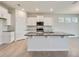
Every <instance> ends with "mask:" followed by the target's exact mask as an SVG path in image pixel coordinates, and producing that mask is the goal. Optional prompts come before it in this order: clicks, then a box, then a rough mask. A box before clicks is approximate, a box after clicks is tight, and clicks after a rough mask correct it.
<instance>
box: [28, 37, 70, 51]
mask: <svg viewBox="0 0 79 59" xmlns="http://www.w3.org/2000/svg"><path fill="white" fill-rule="evenodd" d="M27 41H28V43H27V45H28V51H65V50H66V51H68V50H69V47H68V46H69V39H68V37H67V36H64V37H60V36H48V37H46V36H32V37H28V39H27Z"/></svg>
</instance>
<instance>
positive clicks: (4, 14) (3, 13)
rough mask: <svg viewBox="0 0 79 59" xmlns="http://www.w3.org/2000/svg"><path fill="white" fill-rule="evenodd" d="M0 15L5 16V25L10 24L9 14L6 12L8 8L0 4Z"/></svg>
mask: <svg viewBox="0 0 79 59" xmlns="http://www.w3.org/2000/svg"><path fill="white" fill-rule="evenodd" d="M0 17H2V18H6V20H7V24H6V25H11V14H9V13H8V9H6V8H4V7H2V6H0Z"/></svg>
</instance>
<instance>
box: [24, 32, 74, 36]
mask: <svg viewBox="0 0 79 59" xmlns="http://www.w3.org/2000/svg"><path fill="white" fill-rule="evenodd" d="M24 36H74V34H67V33H63V32H42V33H39V32H28V33H26V34H25V35H24Z"/></svg>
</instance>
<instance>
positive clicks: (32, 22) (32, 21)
mask: <svg viewBox="0 0 79 59" xmlns="http://www.w3.org/2000/svg"><path fill="white" fill-rule="evenodd" d="M36 22H37V19H36V18H35V17H29V18H28V19H27V25H36Z"/></svg>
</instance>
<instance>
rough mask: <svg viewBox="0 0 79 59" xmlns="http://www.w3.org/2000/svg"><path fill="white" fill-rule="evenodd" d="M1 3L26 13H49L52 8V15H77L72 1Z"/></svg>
mask: <svg viewBox="0 0 79 59" xmlns="http://www.w3.org/2000/svg"><path fill="white" fill-rule="evenodd" d="M2 3H4V4H6V5H8V6H9V7H12V8H16V9H22V8H24V10H25V11H26V12H36V11H35V8H39V9H40V10H39V12H50V8H53V13H63V14H79V2H78V1H77V2H76V3H74V1H3V2H2ZM17 4H20V5H19V6H18V5H17Z"/></svg>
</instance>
